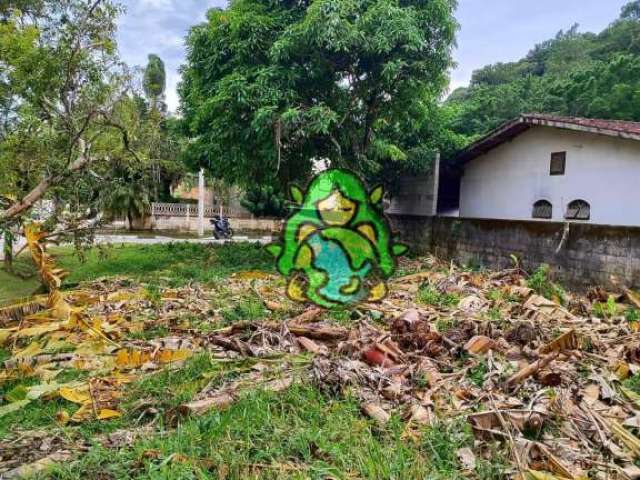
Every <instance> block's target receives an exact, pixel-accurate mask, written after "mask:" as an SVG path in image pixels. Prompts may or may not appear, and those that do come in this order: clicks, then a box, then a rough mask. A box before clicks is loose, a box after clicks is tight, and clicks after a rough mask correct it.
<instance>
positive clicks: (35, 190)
mask: <svg viewBox="0 0 640 480" xmlns="http://www.w3.org/2000/svg"><path fill="white" fill-rule="evenodd" d="M121 13H122V9H121V7H120V6H119V5H118V4H117V3H115V2H114V1H112V0H93V1H91V2H88V1H86V0H19V1H14V0H12V1H9V2H8V3H7V2H3V3H2V4H1V5H0V197H1V198H2V199H3V200H2V201H1V202H0V233H2V232H5V233H9V230H11V231H12V232H14V233H16V232H17V231H18V230H19V229H20V228H21V225H22V224H23V221H24V219H25V218H28V217H29V216H30V215H31V211H32V207H33V206H34V205H37V204H38V202H39V201H40V200H51V201H52V202H51V204H52V205H53V211H52V212H48V214H49V213H50V214H52V215H50V216H49V215H48V216H49V223H50V225H49V226H48V227H47V228H54V227H55V228H60V229H68V230H72V231H74V232H77V231H78V229H77V228H76V227H78V226H80V225H82V226H83V228H84V227H91V226H95V225H96V224H97V223H98V221H99V219H100V213H103V212H105V211H107V212H108V211H109V210H111V211H114V212H115V211H120V212H123V213H125V212H124V208H122V206H123V205H128V207H127V208H126V213H127V214H129V213H131V211H132V210H133V211H139V210H140V208H141V205H143V204H144V202H147V201H148V199H149V198H154V197H156V198H157V197H159V196H161V195H162V193H163V192H165V191H168V186H167V184H168V183H170V182H171V181H172V180H173V179H174V178H175V177H176V176H177V175H179V173H180V168H179V166H178V165H176V162H175V157H176V156H177V144H178V141H177V139H176V136H175V135H172V132H173V131H174V130H175V128H172V123H171V122H170V121H169V119H166V118H165V116H164V113H163V112H161V111H158V109H157V108H155V106H156V105H157V104H158V100H159V99H160V98H161V96H162V91H163V88H164V82H163V81H161V80H162V75H163V72H158V68H156V74H154V75H153V76H151V77H152V78H153V80H154V81H153V82H151V83H149V82H145V83H149V87H150V89H149V93H150V97H149V98H148V99H145V98H144V97H143V96H142V93H141V92H139V91H138V90H139V89H138V88H137V87H136V86H135V85H136V81H135V75H134V74H132V72H131V70H130V69H129V68H128V67H127V66H126V65H125V64H123V63H122V62H121V61H120V58H119V56H118V53H117V48H116V43H115V33H116V25H117V18H118V15H120V14H121ZM158 61H159V59H157V60H156V61H155V64H156V67H157V66H158V65H157V64H158ZM159 62H160V66H161V61H159ZM148 77H149V76H148ZM132 195H133V196H135V198H132ZM129 207H131V208H129ZM8 238H10V237H8Z"/></svg>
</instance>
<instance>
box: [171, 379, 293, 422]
mask: <svg viewBox="0 0 640 480" xmlns="http://www.w3.org/2000/svg"><path fill="white" fill-rule="evenodd" d="M292 384H293V378H292V377H284V378H278V379H275V380H270V381H268V382H266V383H264V384H262V385H260V384H259V383H258V384H257V385H256V384H253V385H250V386H248V387H244V388H229V389H227V390H224V391H221V392H217V393H215V394H214V395H211V396H210V397H206V398H203V399H200V400H194V401H192V402H187V403H183V404H182V405H180V406H179V407H178V409H177V412H178V414H180V415H182V416H189V415H191V416H200V415H204V414H205V413H207V412H208V411H210V410H213V409H217V410H223V409H225V408H227V407H229V406H230V405H231V404H233V403H234V402H235V401H236V400H238V398H239V397H240V395H241V394H243V393H246V392H248V391H250V390H254V389H260V390H264V391H267V392H281V391H283V390H286V389H287V388H289V387H290V386H291V385H292Z"/></svg>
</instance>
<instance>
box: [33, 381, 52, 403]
mask: <svg viewBox="0 0 640 480" xmlns="http://www.w3.org/2000/svg"><path fill="white" fill-rule="evenodd" d="M59 388H60V385H59V384H57V383H56V382H51V383H41V384H40V385H34V386H32V387H29V388H28V389H27V398H28V399H29V400H37V399H38V398H40V397H42V396H43V395H47V394H49V393H52V392H55V391H56V390H58V389H59Z"/></svg>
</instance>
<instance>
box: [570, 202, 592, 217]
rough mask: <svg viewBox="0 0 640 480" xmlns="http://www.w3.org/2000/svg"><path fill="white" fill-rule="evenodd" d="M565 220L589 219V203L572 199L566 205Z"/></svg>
mask: <svg viewBox="0 0 640 480" xmlns="http://www.w3.org/2000/svg"><path fill="white" fill-rule="evenodd" d="M564 218H566V219H567V220H589V219H590V218H591V205H589V203H588V202H585V201H584V200H574V201H573V202H571V203H569V206H567V213H566V214H565V216H564Z"/></svg>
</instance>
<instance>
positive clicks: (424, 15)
mask: <svg viewBox="0 0 640 480" xmlns="http://www.w3.org/2000/svg"><path fill="white" fill-rule="evenodd" d="M454 7H455V0H401V1H398V0H395V1H394V0H315V1H313V2H309V1H300V2H299V1H295V2H294V1H290V0H232V1H231V3H230V5H229V6H228V8H226V9H214V10H210V11H209V13H208V20H207V22H206V23H204V24H202V25H198V26H196V27H194V28H192V30H191V32H190V33H189V36H188V38H187V45H188V58H187V64H186V66H185V67H184V69H183V81H182V84H181V86H180V96H181V101H182V110H183V114H184V117H185V121H186V123H187V128H188V131H189V134H190V135H191V136H192V137H193V139H192V141H191V142H190V148H189V152H188V153H189V157H190V159H191V160H192V161H193V162H194V163H195V164H198V165H203V166H208V167H209V168H210V169H211V171H212V173H213V175H215V176H219V177H222V178H225V179H227V180H228V181H230V182H233V183H239V184H241V185H245V186H247V185H253V184H256V183H259V184H276V185H278V184H280V185H282V184H284V183H286V182H288V181H291V180H299V179H303V178H306V177H307V176H308V175H309V174H310V172H311V170H312V166H313V162H314V160H324V161H328V162H329V163H330V164H331V165H332V166H345V167H350V168H353V169H355V170H357V171H360V172H362V173H364V174H366V175H367V176H369V177H375V176H381V175H385V174H391V173H394V174H395V173H397V172H399V171H401V170H406V169H409V168H420V167H422V166H424V165H425V164H426V163H428V162H429V161H430V160H431V159H432V158H433V156H434V150H435V147H434V144H433V142H431V141H429V138H428V136H429V135H430V133H431V132H432V131H433V130H436V129H435V128H434V126H433V125H432V124H431V122H432V121H433V118H432V117H433V116H434V112H435V110H436V107H437V101H438V99H439V98H440V96H441V92H442V90H443V88H444V86H445V85H446V80H447V79H446V71H447V69H448V67H449V66H450V65H451V57H450V53H451V47H452V45H453V42H454V34H455V29H456V22H455V20H454V18H453V15H452V13H453V10H454Z"/></svg>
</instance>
